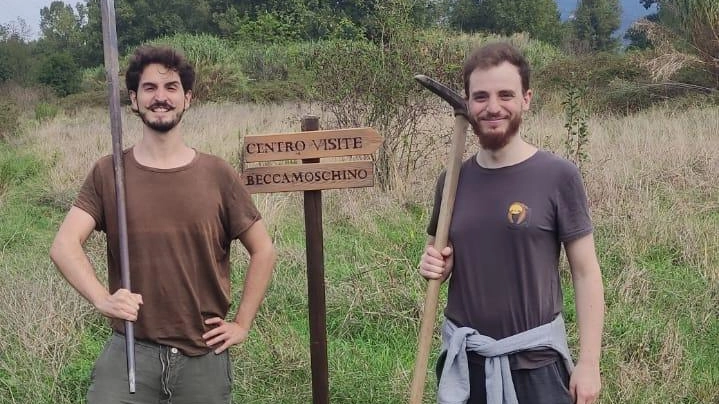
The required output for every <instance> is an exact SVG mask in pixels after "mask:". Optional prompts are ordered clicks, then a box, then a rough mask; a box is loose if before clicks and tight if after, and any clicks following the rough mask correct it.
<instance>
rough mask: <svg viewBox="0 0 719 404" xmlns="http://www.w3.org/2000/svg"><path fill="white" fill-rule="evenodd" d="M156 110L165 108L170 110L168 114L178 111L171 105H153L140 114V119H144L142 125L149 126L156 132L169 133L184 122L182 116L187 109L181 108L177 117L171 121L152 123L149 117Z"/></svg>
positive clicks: (176, 114) (176, 113) (159, 120)
mask: <svg viewBox="0 0 719 404" xmlns="http://www.w3.org/2000/svg"><path fill="white" fill-rule="evenodd" d="M154 108H165V109H167V110H168V112H171V111H176V108H173V107H171V106H170V105H169V104H165V103H157V104H153V105H151V106H150V107H149V108H147V110H145V111H140V112H138V113H139V115H140V119H142V123H144V124H145V126H147V127H148V128H150V129H152V130H154V131H156V132H160V133H167V132H169V131H170V130H172V128H174V127H175V126H177V125H178V124H179V123H180V121H181V120H182V115H183V114H184V112H185V109H184V108H181V109H179V110H178V111H177V112H175V115H174V116H173V117H172V119H170V120H169V121H163V120H161V119H158V120H156V121H151V120H150V119H149V118H148V116H147V115H148V113H149V112H150V111H152V110H153V109H154Z"/></svg>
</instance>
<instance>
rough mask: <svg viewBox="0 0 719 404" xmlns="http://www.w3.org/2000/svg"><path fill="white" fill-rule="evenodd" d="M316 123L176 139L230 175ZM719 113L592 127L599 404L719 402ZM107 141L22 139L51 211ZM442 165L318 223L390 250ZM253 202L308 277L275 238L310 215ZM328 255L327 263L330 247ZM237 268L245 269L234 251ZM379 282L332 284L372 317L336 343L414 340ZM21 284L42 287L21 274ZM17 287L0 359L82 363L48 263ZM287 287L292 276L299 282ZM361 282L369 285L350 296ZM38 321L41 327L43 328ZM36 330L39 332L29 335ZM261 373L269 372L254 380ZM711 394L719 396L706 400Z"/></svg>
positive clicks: (96, 253) (336, 194)
mask: <svg viewBox="0 0 719 404" xmlns="http://www.w3.org/2000/svg"><path fill="white" fill-rule="evenodd" d="M307 113H313V114H317V115H320V117H321V122H330V121H331V117H328V116H326V115H325V114H324V113H323V111H322V110H321V108H319V107H318V106H314V105H294V104H293V105H265V106H257V105H234V104H222V105H215V104H209V105H196V106H193V108H192V109H190V111H188V112H187V114H186V116H185V118H184V121H183V128H184V129H183V131H184V133H185V138H186V141H187V143H188V144H190V145H191V146H193V147H195V148H197V149H199V150H202V151H206V152H210V153H213V154H217V155H220V156H222V157H224V158H226V159H227V160H229V161H231V162H232V163H233V164H235V165H236V166H237V165H238V164H239V157H238V154H237V153H238V150H239V147H240V144H241V138H242V137H243V136H245V135H247V134H255V133H276V132H291V131H298V130H299V123H300V118H301V117H302V116H303V115H304V114H307ZM718 113H719V111H718V110H717V108H707V109H692V110H685V111H673V110H671V109H657V110H652V111H649V112H645V113H641V114H637V115H632V116H629V117H611V116H609V117H606V116H605V117H595V118H593V119H592V120H591V121H590V133H591V142H590V144H589V154H590V157H591V160H590V161H589V162H588V163H587V166H586V167H587V169H586V172H587V175H586V178H585V182H586V185H587V190H588V195H589V199H590V204H591V208H592V213H593V219H594V221H595V225H596V228H597V242H598V252H599V255H600V259H601V260H602V264H603V267H604V268H605V272H604V277H605V288H606V291H607V303H608V309H607V327H606V329H607V331H606V336H605V361H604V362H603V373H604V375H605V381H604V383H605V385H606V386H607V387H606V389H605V394H604V396H603V399H602V402H603V403H614V402H637V403H638V402H656V403H660V402H670V401H671V399H670V398H675V399H678V398H682V397H683V398H686V399H687V401H686V402H716V400H718V399H719V393H717V391H719V380H717V379H716V376H711V375H709V376H701V375H697V374H696V373H698V372H702V371H703V370H702V369H709V370H712V369H713V371H716V367H713V368H712V367H711V365H707V364H705V363H704V362H705V361H717V360H719V355H717V356H715V357H714V356H712V355H715V354H716V352H715V351H711V350H709V351H708V352H704V353H702V350H706V349H707V348H706V344H703V343H698V342H696V341H697V340H698V341H701V338H702V336H701V335H700V334H695V332H696V333H700V332H701V330H702V329H703V330H704V331H705V332H716V327H717V325H716V317H717V316H719V313H718V312H717V306H718V304H717V303H718V301H717V299H719V286H718V285H719V269H718V268H719V253H717V251H719V233H718V232H717V231H716V229H717V226H719V202H718V201H719V181H718V180H717V178H719V153H718V152H717V150H719V121H718V120H717V119H716V117H717V115H718ZM563 124H564V122H563V120H562V118H561V117H560V116H559V115H557V114H553V113H550V112H547V111H539V112H537V113H533V114H531V115H529V116H528V117H527V118H526V120H525V124H524V126H523V128H524V129H523V136H525V137H526V138H527V139H528V140H529V141H530V142H532V143H534V144H537V145H538V146H541V147H543V148H546V149H549V150H553V151H555V152H557V153H559V154H561V151H562V148H563V141H564V128H563ZM423 125H427V127H430V128H435V129H436V133H437V136H439V137H440V138H441V141H440V142H438V143H439V144H440V145H441V144H444V143H443V142H444V141H445V140H446V137H447V135H448V133H449V132H450V131H451V127H452V117H451V115H450V114H449V113H448V114H446V115H443V116H431V117H426V121H425V122H423ZM108 127H109V123H108V121H107V118H106V114H105V112H104V111H102V110H99V109H98V110H86V111H83V112H81V113H78V114H76V115H74V116H72V117H68V116H62V115H61V116H58V117H57V118H56V119H54V120H52V121H50V122H47V123H44V124H41V125H40V126H38V127H37V129H36V130H33V131H32V132H31V133H29V134H28V137H27V147H28V148H30V149H32V150H33V151H35V152H37V153H38V154H39V155H41V156H46V158H47V159H48V160H49V161H51V162H52V167H51V169H50V171H49V173H48V175H49V177H48V179H47V190H46V193H47V198H48V199H50V200H53V201H54V204H56V205H59V206H64V207H67V206H69V203H70V201H71V200H72V198H73V197H74V195H75V193H76V191H77V189H78V187H79V185H80V184H81V182H82V180H83V178H84V176H85V175H86V173H87V172H88V170H89V169H90V167H91V165H92V163H93V162H94V161H95V160H96V159H97V158H99V157H100V156H102V155H104V154H108V153H109V150H110V140H109V136H108V134H107V133H108ZM123 127H124V128H125V136H126V140H125V144H126V145H129V144H131V143H132V142H134V141H136V140H137V139H138V136H139V133H140V124H139V120H138V119H137V118H136V117H134V116H132V115H127V114H126V115H125V116H124V121H123ZM468 137H469V139H468V144H467V150H466V152H465V155H466V156H469V155H471V154H472V153H474V152H476V150H477V146H476V144H475V142H474V139H473V136H468ZM445 155H446V149H445V148H441V147H440V148H439V149H438V150H437V152H436V154H434V155H433V156H431V157H430V158H428V159H427V161H424V162H422V164H419V165H418V168H417V169H415V170H413V171H412V172H410V175H409V176H407V177H406V178H402V179H401V180H402V181H399V182H397V184H400V185H399V186H398V187H397V188H396V189H394V190H392V191H391V192H390V193H384V192H380V191H379V190H377V189H364V190H342V191H327V192H326V193H325V195H326V196H325V199H324V201H325V218H324V220H325V223H326V224H328V225H332V224H333V223H349V224H351V225H353V226H355V228H361V229H366V231H367V232H369V234H372V235H373V237H375V236H376V237H377V238H378V239H382V237H384V235H382V234H381V232H382V229H381V225H382V220H379V221H378V220H377V218H378V217H379V218H383V217H384V218H387V219H388V220H389V219H390V218H393V217H395V216H397V215H401V214H402V212H404V209H412V208H413V207H414V208H417V207H418V208H419V209H424V210H425V211H426V210H427V209H429V205H430V203H431V200H432V195H433V188H434V181H435V178H436V175H437V174H438V172H439V171H440V170H441V167H442V166H443V164H444V157H445ZM254 198H255V201H256V203H257V205H258V207H259V209H260V210H261V211H262V213H263V216H264V218H265V220H266V221H267V223H268V227H269V229H270V232H271V233H272V235H273V238H274V239H275V241H276V242H278V244H280V245H282V246H286V248H283V249H281V250H280V255H281V260H284V261H285V262H302V261H303V260H304V251H303V249H301V248H298V247H297V246H296V245H294V244H291V243H285V242H286V241H287V237H288V236H287V235H286V234H283V230H282V229H286V226H284V224H285V223H284V221H286V220H288V218H289V217H298V215H299V214H301V211H300V209H301V208H300V206H301V200H300V199H301V196H299V195H297V194H272V195H256V196H255V197H254ZM283 226H284V227H283ZM422 226H423V225H420V226H418V228H417V230H416V234H414V233H413V234H412V235H409V234H408V235H407V237H406V238H407V240H417V241H412V242H417V243H419V242H421V239H422V238H423V236H422V234H423V232H424V228H423V227H422ZM387 243H396V248H397V249H398V250H397V254H396V255H394V254H392V253H391V252H389V253H388V252H383V251H384V250H382V251H380V249H377V251H374V252H370V253H372V254H375V255H376V258H377V261H378V262H391V261H392V260H401V261H402V262H400V263H399V265H400V266H401V267H406V268H407V271H412V268H413V267H414V264H415V262H413V261H412V260H411V259H408V258H401V257H402V256H403V254H401V251H400V250H401V249H407V248H409V246H407V245H406V244H403V243H402V242H401V240H400V241H399V242H397V241H396V240H392V241H387ZM393 245H394V244H393ZM357 248H360V249H361V248H363V247H361V246H358V247H357ZM328 251H330V252H331V251H332V250H331V248H330V247H328ZM89 254H90V255H91V258H92V260H93V262H95V263H96V264H97V266H98V269H99V270H100V272H102V271H103V270H104V269H103V268H104V248H103V246H102V240H101V239H100V238H99V237H98V238H96V239H94V240H93V241H92V242H91V243H90V248H89ZM236 255H237V257H236V258H238V259H240V260H242V259H244V257H243V255H242V254H241V252H237V253H236ZM398 257H399V258H398ZM665 258H666V260H667V261H666V262H665ZM3 265H18V266H21V265H22V263H21V262H14V263H6V262H3ZM662 265H666V268H664V267H662ZM376 270H377V268H370V267H368V266H367V265H365V264H364V263H362V262H357V263H356V266H355V267H354V269H353V270H352V271H354V272H352V273H342V274H334V275H333V274H328V276H330V277H334V279H335V280H336V281H337V283H334V284H331V285H330V286H329V289H328V305H329V306H330V310H333V309H334V310H337V309H338V308H337V307H336V306H337V305H338V304H342V305H345V304H347V305H349V306H352V307H354V308H356V307H362V306H363V305H367V308H366V309H363V310H360V311H359V313H361V317H362V318H359V317H356V316H358V314H352V313H353V311H352V307H350V309H348V314H346V316H345V317H344V320H343V321H341V322H340V324H339V325H338V326H337V327H336V330H337V332H339V333H340V334H341V333H343V332H350V331H349V330H351V327H350V326H349V324H354V323H356V322H357V321H368V320H367V319H370V320H371V319H372V318H379V317H375V316H380V317H381V316H385V317H386V316H393V317H392V322H393V323H396V324H409V325H410V326H411V325H412V324H414V323H415V322H416V314H417V313H418V311H419V309H420V307H419V305H420V304H421V303H420V301H419V300H417V299H415V298H414V296H413V295H411V294H408V293H407V292H406V291H405V290H406V289H407V287H408V286H407V279H413V278H412V277H413V275H405V274H399V273H390V274H388V275H386V274H383V275H382V276H379V275H380V274H379V273H378V272H376ZM28 271H32V273H33V275H31V276H30V275H28V274H27V273H23V272H28ZM23 272H20V273H19V272H18V271H9V273H13V274H15V275H13V278H10V279H2V283H0V299H2V301H0V305H2V307H12V311H7V310H3V311H2V312H1V313H0V325H1V326H2V328H0V330H2V336H3V337H5V336H8V335H13V337H12V339H11V340H3V339H2V338H0V350H5V349H9V348H10V347H9V346H7V345H6V346H3V345H2V344H3V343H5V344H10V343H12V344H19V345H21V346H22V347H23V348H24V349H25V350H26V351H27V352H28V357H29V358H30V359H33V358H34V360H37V361H38V363H42V364H43V366H53V364H55V365H57V364H59V363H61V362H62V361H63V360H65V359H66V358H55V356H57V355H62V354H61V353H57V351H58V349H59V350H61V351H63V352H65V351H68V350H70V351H71V350H73V349H76V348H77V349H79V348H78V347H75V346H74V344H77V341H78V340H79V338H80V337H79V335H80V334H81V333H82V332H83V331H82V328H83V324H85V323H84V322H83V321H84V319H87V316H88V315H89V314H88V313H89V308H88V306H87V304H86V303H84V302H83V301H82V300H81V299H80V298H79V297H77V295H76V294H75V293H74V292H72V291H71V290H70V289H69V287H68V286H67V285H64V284H63V282H64V281H62V280H61V279H59V275H57V274H55V271H54V269H53V268H52V266H51V265H50V264H49V261H46V262H45V263H44V264H43V265H39V266H37V267H34V268H28V269H26V271H23ZM278 273H280V274H281V276H283V277H294V276H295V275H293V274H291V273H286V272H281V271H280V272H278ZM276 276H280V275H276ZM386 276H388V277H389V280H387V279H385V277H386ZM662 276H665V277H664V278H663V277H662ZM359 280H362V284H358V283H357V282H359ZM683 280H686V282H687V283H691V285H689V286H692V285H696V287H695V288H694V289H691V288H689V286H687V288H688V289H686V290H684V289H677V286H678V287H683V286H686V285H683V284H682V283H681V282H682V281H683ZM275 282H276V283H280V284H284V285H286V286H287V287H288V288H290V287H291V288H295V289H297V291H295V292H296V293H298V294H299V293H304V292H303V291H302V289H303V288H304V285H303V284H302V282H303V280H302V279H301V278H297V279H295V278H292V279H276V281H275ZM689 290H691V291H693V293H691V292H689ZM48 292H49V293H48ZM295 292H293V294H294V293H295ZM360 292H361V293H360ZM372 299H375V300H372ZM391 300H393V301H391ZM378 302H379V303H378ZM380 303H381V304H380ZM287 304H297V302H289V303H287ZM376 306H379V307H393V308H395V311H393V312H390V311H381V310H375V309H372V307H376ZM655 306H660V307H655ZM663 309H665V310H664V311H663ZM38 310H41V311H42V312H43V313H47V315H46V316H45V317H43V318H42V319H39V320H38V319H36V318H35V317H36V313H37V311H38ZM683 310H686V311H687V312H684V313H683V312H682V311H683ZM278 315H279V314H278V313H275V312H272V311H268V310H266V309H263V310H262V312H261V313H260V316H261V322H262V324H263V325H262V326H261V327H259V328H258V330H257V338H258V340H257V343H258V344H260V345H261V344H262V343H263V341H264V343H266V344H267V345H272V340H273V335H276V334H275V333H283V332H287V330H286V329H278V328H277V327H280V325H281V324H282V323H281V321H279V320H278V321H275V320H274V319H275V318H276V317H277V316H278ZM28 324H30V325H31V327H29V328H26V327H27V325H28ZM273 324H275V325H273ZM415 325H416V324H415ZM691 327H696V328H698V330H697V331H694V330H692V329H691ZM702 327H704V328H702ZM14 330H18V331H17V332H14ZM343 330H345V331H343ZM290 332H296V331H291V330H290ZM572 332H574V333H575V332H576V330H575V329H572ZM289 340H292V341H295V342H296V343H297V344H300V345H301V341H302V339H301V338H294V339H292V338H290V339H288V341H289ZM702 344H703V345H702ZM273 349H274V350H273V351H271V353H269V355H270V356H269V357H268V358H267V359H268V360H269V359H272V358H271V357H272V356H274V360H275V362H277V360H276V359H277V358H283V360H282V361H280V363H283V364H286V366H289V367H290V368H288V369H285V370H281V369H280V370H277V369H275V371H278V372H280V373H282V374H284V373H283V372H284V371H286V372H287V373H288V374H291V373H293V372H297V371H298V369H300V368H303V369H304V368H306V367H307V364H308V358H307V356H306V353H298V352H300V351H298V350H300V349H304V348H303V347H301V346H299V345H297V346H289V345H286V344H285V345H279V346H277V347H275V348H273ZM701 355H704V356H701ZM16 359H18V358H16ZM243 363H244V362H243ZM244 364H245V365H247V366H255V365H258V364H253V363H244ZM702 366H703V367H702ZM252 369H254V368H251V369H249V370H251V371H252ZM1 370H2V369H0V371H1ZM254 371H256V372H262V371H263V369H262V367H261V366H259V367H257V368H256V369H254ZM392 372H393V374H392V375H391V377H392V378H393V379H392V382H391V384H392V386H395V387H393V388H397V389H401V388H404V386H405V385H406V382H407V381H408V379H409V372H408V370H407V369H404V370H403V368H402V367H401V366H400V365H399V363H398V364H397V367H396V368H395V369H394V370H393V371H392ZM38 377H41V376H39V375H38ZM42 377H46V376H42ZM56 377H60V376H57V375H56ZM701 377H709V379H708V380H709V381H708V382H706V381H705V382H704V383H703V384H702V383H699V384H697V383H693V381H695V380H697V378H701ZM712 377H715V379H711V378H712ZM705 380H706V379H705ZM248 383H249V382H248ZM707 385H709V386H716V387H718V388H717V389H714V391H711V388H707V387H706V386H707ZM696 386H699V387H696ZM284 388H286V389H287V391H286V393H287V394H292V395H294V396H296V395H298V394H299V395H300V396H302V395H306V389H308V388H309V387H307V386H294V387H293V386H285V387H284ZM667 400H670V401H667ZM712 400H713V401H712ZM10 402H12V401H10ZM349 402H351V401H349Z"/></svg>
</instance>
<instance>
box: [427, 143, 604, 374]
mask: <svg viewBox="0 0 719 404" xmlns="http://www.w3.org/2000/svg"><path fill="white" fill-rule="evenodd" d="M475 157H476V156H473V157H472V158H471V159H468V160H467V161H465V162H464V163H463V164H462V168H461V171H460V175H459V182H458V184H457V193H456V200H455V204H454V210H453V213H452V221H451V225H450V230H449V241H450V242H451V243H452V246H453V249H454V268H453V271H452V276H451V278H450V280H449V292H448V300H447V307H446V309H445V315H446V317H447V318H449V319H450V320H452V321H453V322H454V323H456V324H457V325H459V326H468V327H472V328H474V329H476V330H478V331H479V332H480V333H482V334H483V335H487V336H489V337H492V338H495V339H501V338H505V337H508V336H511V335H514V334H517V333H520V332H523V331H526V330H529V329H531V328H535V327H538V326H540V325H542V324H546V323H549V322H551V321H552V320H553V319H554V318H555V317H556V316H557V314H559V313H560V312H561V311H562V308H563V305H562V289H561V284H560V279H559V271H558V264H559V254H560V249H561V243H566V242H568V241H571V240H574V239H577V238H579V237H582V236H584V235H587V234H589V233H591V232H592V223H591V220H590V217H589V211H588V207H587V197H586V193H585V190H584V185H583V183H582V179H581V175H580V173H579V170H578V169H577V167H576V166H575V165H574V164H572V163H571V162H569V161H568V160H565V159H562V158H559V157H557V156H554V155H553V154H551V153H549V152H545V151H538V152H537V153H535V154H534V155H532V156H531V157H530V158H529V159H527V160H525V161H523V162H521V163H519V164H516V165H513V166H509V167H502V168H498V169H487V168H483V167H481V166H480V165H479V164H477V161H476V158H475ZM443 186H444V174H442V175H441V176H440V178H439V180H438V183H437V190H436V194H435V205H434V211H433V213H432V218H431V221H430V224H429V226H428V228H427V232H428V233H429V234H430V235H434V234H435V232H436V228H437V220H438V216H439V208H440V202H441V199H442V188H443ZM556 358H557V354H556V353H555V352H554V351H551V350H550V351H534V352H523V353H520V354H516V355H512V356H510V364H511V366H512V368H513V369H531V368H536V367H539V366H543V365H545V364H547V363H549V362H551V361H553V360H556Z"/></svg>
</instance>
